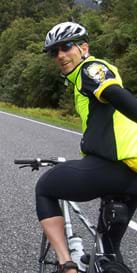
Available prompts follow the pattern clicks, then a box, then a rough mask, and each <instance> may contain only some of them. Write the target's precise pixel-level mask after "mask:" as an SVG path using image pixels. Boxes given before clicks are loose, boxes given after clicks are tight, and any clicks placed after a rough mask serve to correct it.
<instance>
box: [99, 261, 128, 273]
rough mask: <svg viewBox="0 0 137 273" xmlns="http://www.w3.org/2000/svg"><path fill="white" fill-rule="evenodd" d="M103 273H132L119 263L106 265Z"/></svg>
mask: <svg viewBox="0 0 137 273" xmlns="http://www.w3.org/2000/svg"><path fill="white" fill-rule="evenodd" d="M103 273H133V272H132V271H131V270H130V269H129V268H128V267H127V266H126V265H125V264H122V263H119V262H110V263H106V264H105V266H104V271H103Z"/></svg>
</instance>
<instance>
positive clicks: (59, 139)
mask: <svg viewBox="0 0 137 273" xmlns="http://www.w3.org/2000/svg"><path fill="white" fill-rule="evenodd" d="M80 138H81V136H80V134H78V133H75V132H71V131H69V130H68V131H67V130H62V129H61V128H56V127H54V126H48V125H46V124H43V123H38V122H34V121H31V120H29V119H24V118H20V117H17V116H15V115H10V114H6V113H3V112H0V273H37V272H38V258H39V249H40V239H41V228H40V226H39V223H38V220H37V217H36V213H35V185H36V182H37V179H38V177H39V176H40V174H41V173H42V172H43V171H44V170H40V171H39V172H31V170H30V169H22V170H19V169H18V167H17V166H16V165H14V159H19V158H22V159H24V158H36V157H41V158H49V157H53V156H65V157H66V159H72V158H79V157H80V155H79V141H80ZM98 203H99V200H94V201H92V202H87V203H86V204H81V207H82V208H83V209H84V211H85V212H86V214H88V216H89V217H90V220H91V222H93V223H96V219H97V208H98ZM133 220H134V221H135V222H137V213H136V214H135V215H134V218H133ZM74 221H75V226H76V228H78V229H79V222H77V220H75V219H74ZM135 228H136V227H135ZM85 232H86V230H85V229H84V228H83V229H82V234H83V233H85ZM85 238H86V241H88V242H89V239H88V240H87V238H88V235H87V234H85ZM122 252H123V255H124V258H125V260H126V262H127V264H128V265H129V266H130V267H131V268H132V269H133V270H134V273H135V272H136V268H137V259H136V257H137V230H134V229H132V228H130V227H129V228H128V230H127V232H126V234H125V236H124V239H123V243H122Z"/></svg>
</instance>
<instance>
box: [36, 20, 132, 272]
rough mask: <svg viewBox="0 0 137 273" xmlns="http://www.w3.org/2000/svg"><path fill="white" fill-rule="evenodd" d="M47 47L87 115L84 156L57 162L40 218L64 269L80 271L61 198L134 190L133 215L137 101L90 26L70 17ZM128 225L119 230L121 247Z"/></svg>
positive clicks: (43, 191) (41, 199) (41, 193)
mask: <svg viewBox="0 0 137 273" xmlns="http://www.w3.org/2000/svg"><path fill="white" fill-rule="evenodd" d="M44 51H45V52H47V54H49V56H50V57H52V58H53V59H54V60H55V63H56V64H57V65H58V66H59V67H60V70H61V72H62V73H63V74H64V75H65V77H66V79H67V80H68V81H70V82H72V83H73V85H74V101H75V108H76V111H77V112H78V114H79V115H80V117H81V121H82V131H83V137H82V140H81V151H82V153H83V158H82V159H80V160H70V161H67V162H65V163H62V164H59V165H57V166H56V167H55V168H53V169H52V170H50V171H48V172H47V173H45V174H44V175H42V176H41V178H40V179H39V181H38V183H37V187H36V206H37V214H38V218H39V221H40V223H41V225H42V227H43V230H44V231H45V233H46V235H47V236H48V239H49V240H50V242H51V244H52V246H53V247H54V249H55V251H56V253H57V256H58V259H59V263H60V268H59V269H60V272H65V271H66V270H67V271H70V272H69V273H75V272H76V271H77V266H76V264H75V263H73V262H71V257H70V255H69V253H68V250H67V246H66V243H65V238H64V220H63V217H62V214H61V211H60V208H59V204H58V199H66V200H73V201H78V202H81V201H88V200H92V199H94V198H97V197H101V196H104V195H108V194H120V193H127V192H129V193H131V194H133V202H132V204H129V203H128V204H127V205H128V208H129V220H130V218H131V217H132V215H133V213H134V210H135V208H136V202H135V199H136V195H137V123H136V122H137V101H136V99H135V98H134V96H133V95H132V94H130V93H129V92H128V91H127V90H126V89H124V87H123V84H122V80H121V78H120V75H119V73H118V70H117V68H116V67H114V66H113V65H111V64H109V63H108V62H106V61H104V60H100V59H96V58H95V57H94V56H91V55H90V53H89V45H88V33H87V31H86V29H85V27H83V26H81V25H79V24H77V23H73V22H64V23H61V24H58V25H56V26H54V27H53V28H52V29H51V30H50V31H49V32H48V34H47V36H46V40H45V48H44ZM125 229H126V227H125V228H124V229H123V230H121V233H119V230H117V228H116V229H115V230H114V231H113V234H112V237H113V238H112V239H113V241H114V243H115V250H116V251H118V252H119V246H120V241H121V238H122V236H123V234H124V232H125Z"/></svg>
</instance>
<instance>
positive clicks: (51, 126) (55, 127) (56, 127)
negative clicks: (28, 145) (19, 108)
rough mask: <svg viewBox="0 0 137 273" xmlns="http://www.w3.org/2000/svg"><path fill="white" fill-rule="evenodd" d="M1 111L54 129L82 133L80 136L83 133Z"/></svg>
mask: <svg viewBox="0 0 137 273" xmlns="http://www.w3.org/2000/svg"><path fill="white" fill-rule="evenodd" d="M0 113H2V114H5V115H8V116H12V117H16V118H19V119H23V120H27V121H30V122H33V123H37V124H40V125H44V126H47V127H50V128H53V129H58V130H61V131H65V132H67V133H72V134H75V135H80V136H81V135H82V134H81V133H79V132H76V131H73V130H69V129H65V128H61V127H58V126H54V125H50V124H48V123H45V122H40V121H37V120H33V119H31V118H25V117H22V116H18V115H15V114H11V113H7V112H3V111H0Z"/></svg>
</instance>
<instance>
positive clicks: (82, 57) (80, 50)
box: [76, 44, 89, 61]
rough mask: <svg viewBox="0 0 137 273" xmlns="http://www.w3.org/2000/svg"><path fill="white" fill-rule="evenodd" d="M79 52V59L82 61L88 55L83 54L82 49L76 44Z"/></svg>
mask: <svg viewBox="0 0 137 273" xmlns="http://www.w3.org/2000/svg"><path fill="white" fill-rule="evenodd" d="M76 46H77V48H78V50H79V52H80V54H81V61H84V60H85V59H86V58H87V57H89V53H88V52H87V53H85V55H84V54H83V49H82V48H81V47H80V46H79V45H78V44H76Z"/></svg>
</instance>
